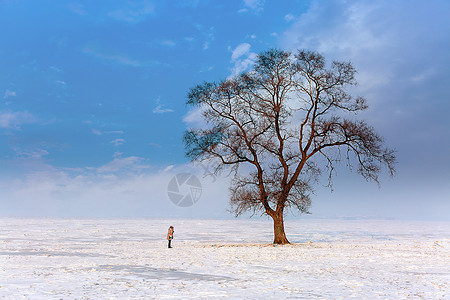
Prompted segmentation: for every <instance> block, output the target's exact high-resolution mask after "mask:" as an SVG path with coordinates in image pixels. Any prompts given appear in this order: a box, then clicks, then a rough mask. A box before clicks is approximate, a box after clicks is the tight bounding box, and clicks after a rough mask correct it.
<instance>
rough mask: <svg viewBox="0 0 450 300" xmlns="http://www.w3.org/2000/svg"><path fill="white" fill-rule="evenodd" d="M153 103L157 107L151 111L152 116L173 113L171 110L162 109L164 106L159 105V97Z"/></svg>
mask: <svg viewBox="0 0 450 300" xmlns="http://www.w3.org/2000/svg"><path fill="white" fill-rule="evenodd" d="M155 102H156V105H157V106H156V107H155V109H154V110H153V113H154V114H164V113H171V112H173V109H170V108H164V104H161V98H160V97H158V98H157V99H156V101H155Z"/></svg>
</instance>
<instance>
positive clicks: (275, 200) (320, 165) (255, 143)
mask: <svg viewBox="0 0 450 300" xmlns="http://www.w3.org/2000/svg"><path fill="white" fill-rule="evenodd" d="M355 73H356V71H355V69H354V68H353V66H352V65H351V64H350V63H347V62H337V61H335V62H333V63H332V64H331V66H330V67H328V68H327V66H326V64H325V59H324V57H323V56H322V55H320V54H318V53H316V52H310V51H300V50H299V51H298V52H297V53H296V54H292V53H290V52H286V51H281V50H276V49H272V50H268V51H266V52H262V53H261V54H259V55H258V59H257V61H256V63H255V65H254V67H253V69H252V70H251V71H249V72H246V73H243V74H241V75H239V76H236V77H234V78H229V79H226V80H223V81H221V82H213V83H208V82H205V83H203V84H200V85H197V86H195V87H193V88H192V89H191V90H190V91H189V93H188V100H187V103H188V104H190V105H193V106H196V107H198V109H200V110H201V111H202V117H203V119H204V120H205V121H206V125H205V126H204V128H197V129H190V130H188V131H186V133H185V135H184V142H185V146H186V155H187V157H189V158H190V159H191V160H208V161H213V162H215V167H216V169H215V172H219V171H220V170H221V169H223V168H224V167H227V166H228V167H231V168H232V170H234V178H233V180H232V182H231V186H230V191H231V200H230V203H231V207H232V210H233V211H234V213H235V214H236V216H237V215H240V214H242V213H244V212H248V211H250V212H252V213H253V214H254V213H258V212H261V213H263V214H267V215H269V216H270V217H272V219H273V221H274V243H275V244H287V243H289V241H288V239H287V238H286V235H285V231H284V216H285V213H286V211H287V209H294V210H298V211H300V212H301V213H307V212H308V208H309V206H310V204H311V193H312V192H313V189H312V186H313V185H314V183H316V181H317V179H318V176H319V175H320V174H321V171H322V170H327V173H328V177H329V184H331V178H332V175H333V170H334V168H335V165H336V163H337V162H340V161H342V160H345V161H347V162H348V165H349V166H350V167H351V166H353V165H356V166H357V167H358V168H357V170H358V172H359V173H360V174H361V175H362V176H363V177H364V178H366V179H367V180H373V181H375V182H378V176H379V174H380V171H381V166H382V165H386V166H387V168H388V170H389V172H390V174H391V175H393V174H394V172H395V168H394V167H395V166H394V165H395V160H396V159H395V155H394V151H393V150H390V149H387V148H384V146H383V139H382V138H381V137H380V136H379V135H377V134H376V132H375V131H374V129H373V128H372V127H370V126H369V125H367V124H366V123H365V122H364V121H356V120H354V115H355V113H357V112H359V111H362V110H365V109H367V105H366V101H365V99H364V98H362V97H353V96H351V95H350V93H349V92H348V91H347V89H348V88H349V87H351V86H353V85H356V80H355ZM247 166H249V167H247Z"/></svg>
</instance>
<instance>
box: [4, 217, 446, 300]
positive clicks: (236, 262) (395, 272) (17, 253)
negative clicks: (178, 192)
mask: <svg viewBox="0 0 450 300" xmlns="http://www.w3.org/2000/svg"><path fill="white" fill-rule="evenodd" d="M170 225H173V226H174V227H175V236H174V241H173V246H174V248H172V249H167V243H166V241H165V236H166V233H167V228H168V227H169V226H170ZM286 232H287V235H288V238H289V239H290V241H291V242H293V243H294V244H292V245H287V246H273V245H271V244H270V242H271V241H272V224H271V223H270V222H269V221H258V220H226V221H223V220H222V221H218V220H150V219H142V220H123V219H118V220H115V219H112V220H105V219H102V220H94V219H89V220H84V219H73V220H56V219H16V218H3V219H0V298H2V299H152V298H157V299H167V298H172V299H186V298H205V299H210V298H233V299H260V298H266V299H285V298H300V299H302V298H303V299H311V298H313V299H314V298H324V299H348V298H358V299H361V298H366V299H367V298H370V299H373V298H375V299H377V298H379V299H393V298H395V299H406V298H408V299H410V298H412V299H414V298H424V299H450V223H448V222H447V223H438V222H399V221H361V220H353V221H343V220H287V221H286Z"/></svg>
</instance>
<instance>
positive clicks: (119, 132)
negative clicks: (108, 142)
mask: <svg viewBox="0 0 450 300" xmlns="http://www.w3.org/2000/svg"><path fill="white" fill-rule="evenodd" d="M86 124H91V123H86ZM91 132H92V133H93V134H95V135H98V136H101V135H104V134H123V130H106V131H100V130H98V129H95V128H93V129H91Z"/></svg>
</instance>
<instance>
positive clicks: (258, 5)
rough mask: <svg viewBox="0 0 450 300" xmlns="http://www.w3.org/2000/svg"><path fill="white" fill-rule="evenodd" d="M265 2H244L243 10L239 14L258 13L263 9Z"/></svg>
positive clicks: (252, 0)
mask: <svg viewBox="0 0 450 300" xmlns="http://www.w3.org/2000/svg"><path fill="white" fill-rule="evenodd" d="M264 3H265V0H244V8H242V9H240V10H239V11H238V12H239V13H246V12H249V11H250V12H254V13H260V12H261V11H262V10H263V9H264Z"/></svg>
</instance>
